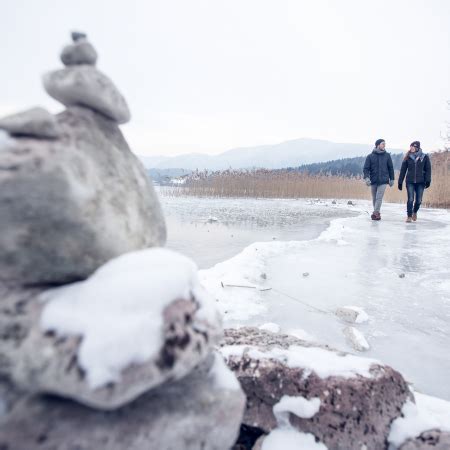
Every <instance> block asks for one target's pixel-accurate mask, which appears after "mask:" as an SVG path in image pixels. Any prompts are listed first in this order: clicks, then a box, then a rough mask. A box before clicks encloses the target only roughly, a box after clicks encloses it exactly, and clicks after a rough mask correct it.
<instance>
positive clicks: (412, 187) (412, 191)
mask: <svg viewBox="0 0 450 450" xmlns="http://www.w3.org/2000/svg"><path fill="white" fill-rule="evenodd" d="M424 189H425V184H424V183H409V184H407V185H406V190H407V191H408V202H407V203H406V211H407V213H408V217H411V216H412V215H413V213H414V214H416V213H417V211H419V208H420V204H421V203H422V197H423V191H424ZM414 197H415V198H414Z"/></svg>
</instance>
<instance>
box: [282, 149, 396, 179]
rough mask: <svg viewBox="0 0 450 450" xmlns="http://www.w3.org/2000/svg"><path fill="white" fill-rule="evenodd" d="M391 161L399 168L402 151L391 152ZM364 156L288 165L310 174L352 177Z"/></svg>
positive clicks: (362, 163) (361, 165) (363, 160)
mask: <svg viewBox="0 0 450 450" xmlns="http://www.w3.org/2000/svg"><path fill="white" fill-rule="evenodd" d="M391 156H392V163H393V164H394V170H400V167H401V165H402V159H403V156H404V155H403V153H396V154H392V153H391ZM365 160H366V156H357V157H355V158H341V159H334V160H332V161H327V162H320V163H313V164H304V165H302V166H300V167H290V168H289V169H290V170H296V171H299V172H305V173H309V174H310V175H321V174H324V175H342V176H346V177H352V176H357V175H361V174H362V170H363V167H364V162H365Z"/></svg>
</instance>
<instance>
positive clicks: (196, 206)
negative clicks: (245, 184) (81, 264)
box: [157, 187, 356, 269]
mask: <svg viewBox="0 0 450 450" xmlns="http://www.w3.org/2000/svg"><path fill="white" fill-rule="evenodd" d="M157 191H158V192H159V193H160V194H162V195H160V200H161V204H162V207H163V209H164V215H165V218H166V223H167V247H168V248H172V249H174V250H177V251H179V252H181V253H183V254H185V255H187V256H190V257H191V258H192V259H193V260H194V261H195V262H196V263H197V265H198V266H199V267H200V268H201V269H204V268H210V267H211V266H213V265H214V264H216V263H218V262H221V261H224V260H226V259H229V258H231V257H232V256H234V255H236V254H237V253H239V252H241V251H242V250H243V249H244V248H245V247H247V246H248V245H250V244H252V243H253V242H257V241H273V240H274V239H275V240H292V239H295V240H300V239H312V238H315V237H317V236H318V235H319V234H320V233H321V232H322V231H323V230H325V229H326V227H327V226H328V223H329V221H330V220H331V219H335V218H337V217H348V216H354V215H356V213H355V211H353V208H351V209H350V208H348V207H347V206H346V205H345V206H344V205H343V204H337V205H332V204H331V202H311V201H307V200H303V199H300V200H292V199H235V198H218V199H216V198H197V197H172V196H167V195H164V191H165V190H164V188H158V187H157ZM209 218H215V219H217V221H209V220H208V219H209Z"/></svg>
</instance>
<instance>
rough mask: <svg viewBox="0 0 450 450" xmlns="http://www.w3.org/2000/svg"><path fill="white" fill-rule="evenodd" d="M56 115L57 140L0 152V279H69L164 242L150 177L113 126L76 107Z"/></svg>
mask: <svg viewBox="0 0 450 450" xmlns="http://www.w3.org/2000/svg"><path fill="white" fill-rule="evenodd" d="M56 121H57V124H58V127H59V128H60V129H61V136H60V138H59V139H56V140H52V141H44V140H37V139H27V138H23V139H17V140H15V144H14V146H12V147H7V148H6V149H2V151H1V152H0V230H1V233H0V280H3V281H15V282H16V283H19V284H27V285H31V284H45V283H48V284H55V283H56V284H61V283H67V282H71V281H75V280H80V279H84V278H86V277H87V276H89V275H90V274H91V273H92V272H93V271H94V270H95V269H97V268H98V267H99V266H101V265H102V264H103V263H105V262H106V261H108V260H110V259H112V258H114V257H116V256H119V255H121V254H123V253H127V252H129V251H133V250H139V249H143V248H147V247H152V246H161V245H163V244H164V242H165V239H166V228H165V222H164V217H163V213H162V210H161V207H160V204H159V201H158V198H157V196H156V193H155V191H154V188H153V186H152V183H151V180H150V179H149V177H148V175H147V174H146V172H145V169H144V167H143V166H142V164H141V163H140V162H139V161H138V159H137V158H136V157H135V156H134V155H133V154H132V153H131V151H130V149H129V147H128V145H127V143H126V141H125V139H124V137H123V135H122V133H121V132H120V130H119V128H118V127H117V125H116V124H115V123H114V122H112V121H111V120H108V119H106V118H105V117H104V116H102V115H101V114H98V113H95V112H94V111H92V110H89V109H86V108H82V107H71V108H68V109H67V110H66V111H64V112H62V113H61V114H59V115H57V116H56Z"/></svg>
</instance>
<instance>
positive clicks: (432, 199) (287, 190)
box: [165, 151, 450, 208]
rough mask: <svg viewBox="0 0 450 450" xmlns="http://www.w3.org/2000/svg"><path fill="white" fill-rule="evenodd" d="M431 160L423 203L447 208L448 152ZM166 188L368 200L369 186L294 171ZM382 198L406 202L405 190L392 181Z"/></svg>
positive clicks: (205, 177) (193, 180) (244, 173)
mask: <svg viewBox="0 0 450 450" xmlns="http://www.w3.org/2000/svg"><path fill="white" fill-rule="evenodd" d="M431 160H432V166H433V181H432V185H431V187H430V188H429V189H427V190H426V191H425V194H424V200H423V204H424V205H425V206H431V207H437V208H450V152H449V151H444V152H437V153H433V154H432V158H431ZM397 177H398V174H397ZM165 191H166V193H167V194H169V195H190V196H197V197H251V198H328V199H367V200H369V199H370V189H369V188H368V187H367V186H366V185H365V183H364V182H363V180H362V178H361V177H353V178H349V177H343V176H329V175H309V174H305V173H300V172H296V171H293V170H266V169H256V170H239V171H237V170H226V171H220V172H212V173H209V172H201V173H195V174H194V175H193V176H191V177H190V178H189V179H188V180H187V183H186V185H185V187H183V188H174V189H170V188H169V189H167V188H166V189H165ZM385 200H386V201H388V202H394V203H403V202H405V201H406V189H405V188H404V189H403V191H399V190H398V189H397V183H395V185H394V187H392V188H390V189H389V188H388V189H387V191H386V195H385Z"/></svg>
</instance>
